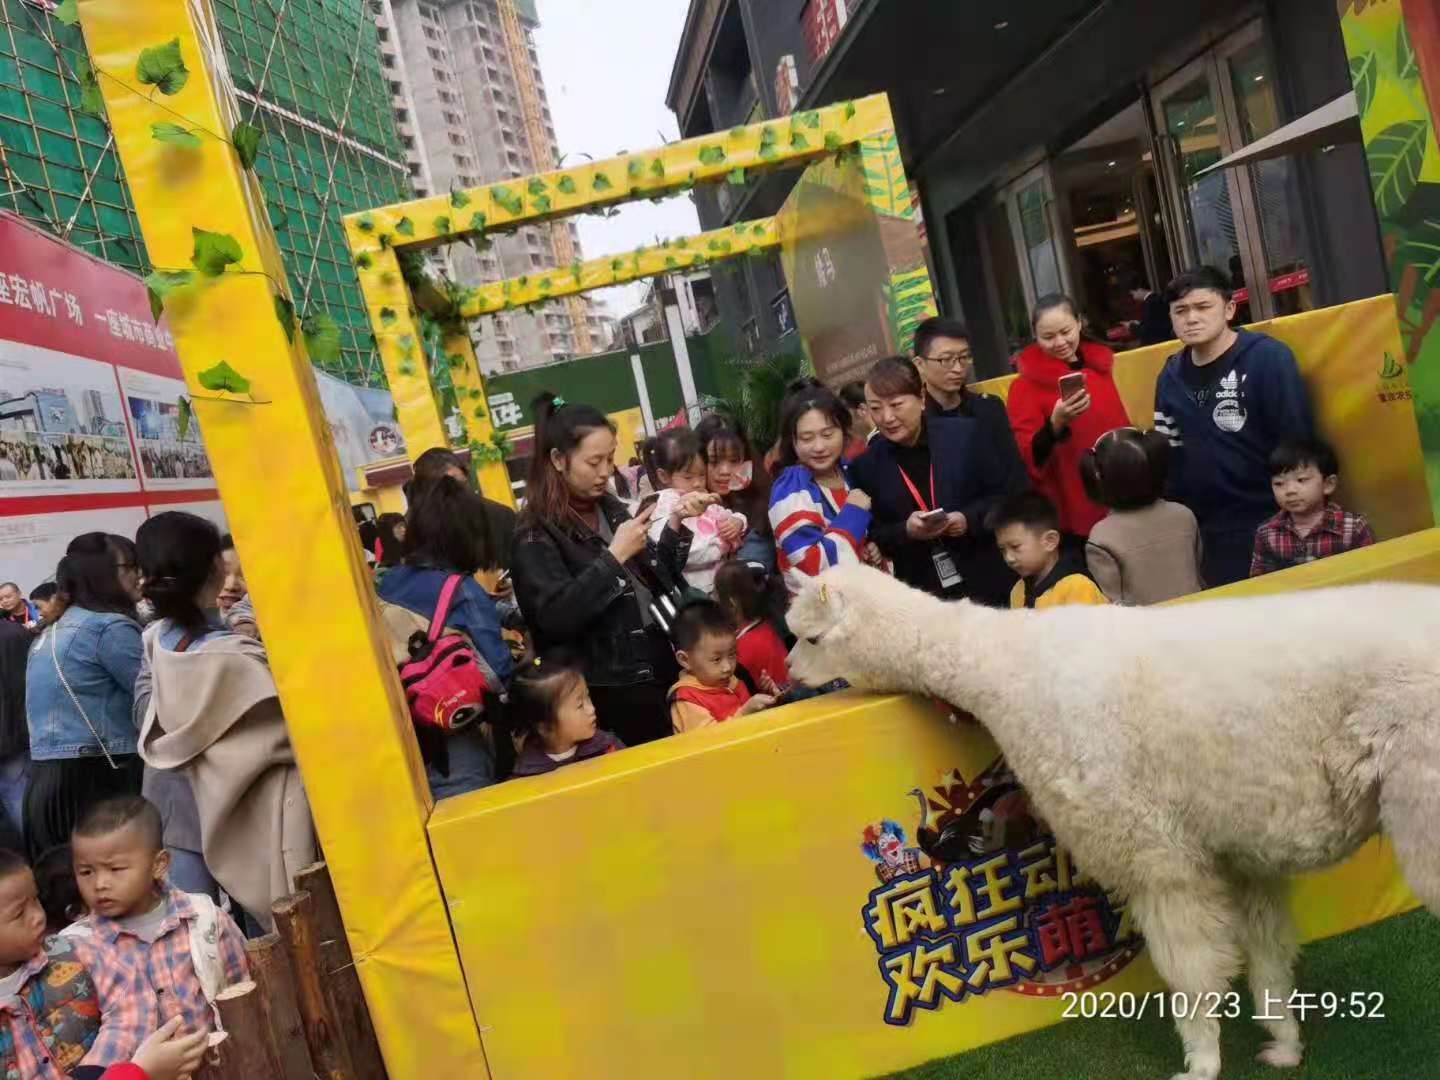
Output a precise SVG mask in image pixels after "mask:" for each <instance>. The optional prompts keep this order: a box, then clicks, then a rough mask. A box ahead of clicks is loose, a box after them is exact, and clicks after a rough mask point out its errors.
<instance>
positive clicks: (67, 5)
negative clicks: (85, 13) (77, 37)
mask: <svg viewBox="0 0 1440 1080" xmlns="http://www.w3.org/2000/svg"><path fill="white" fill-rule="evenodd" d="M55 18H57V19H59V20H60V21H61V22H62V23H64V24H65V25H66V26H75V25H76V24H78V23H79V22H80V5H79V3H78V2H77V0H61V3H60V6H59V7H57V8H56V9H55Z"/></svg>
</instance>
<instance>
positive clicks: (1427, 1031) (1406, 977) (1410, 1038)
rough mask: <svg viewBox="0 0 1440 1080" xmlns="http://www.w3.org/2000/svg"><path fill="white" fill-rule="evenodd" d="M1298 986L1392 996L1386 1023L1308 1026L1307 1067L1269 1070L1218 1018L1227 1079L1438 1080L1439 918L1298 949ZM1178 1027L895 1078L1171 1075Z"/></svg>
mask: <svg viewBox="0 0 1440 1080" xmlns="http://www.w3.org/2000/svg"><path fill="white" fill-rule="evenodd" d="M1297 975H1298V977H1297V983H1298V988H1299V990H1300V991H1301V992H1303V993H1307V994H1316V995H1318V994H1321V993H1324V992H1326V991H1330V992H1333V993H1335V994H1338V995H1340V996H1341V997H1342V998H1347V996H1348V995H1349V994H1351V993H1352V992H1362V993H1368V992H1372V991H1379V992H1381V993H1383V994H1384V995H1385V1008H1384V1012H1385V1018H1384V1019H1383V1020H1380V1019H1376V1020H1344V1019H1339V1018H1336V1019H1332V1020H1326V1019H1324V1018H1323V1017H1317V1016H1316V1014H1315V1013H1313V1012H1312V1013H1311V1014H1310V1018H1309V1019H1308V1020H1307V1021H1305V1023H1304V1024H1303V1025H1302V1029H1303V1033H1304V1038H1305V1062H1304V1064H1303V1065H1301V1066H1300V1068H1298V1069H1285V1070H1280V1069H1271V1068H1268V1067H1266V1066H1264V1065H1261V1064H1259V1063H1258V1062H1256V1061H1255V1054H1256V1052H1257V1051H1258V1050H1259V1049H1260V1046H1261V1044H1262V1043H1264V1042H1265V1041H1266V1039H1268V1038H1269V1036H1268V1035H1267V1034H1266V1033H1265V1030H1264V1028H1262V1027H1261V1026H1260V1025H1259V1024H1258V1023H1256V1022H1255V1021H1253V1020H1251V1019H1249V1017H1250V1016H1251V1015H1253V1014H1254V1013H1255V1012H1256V1011H1257V1010H1255V1009H1253V1008H1251V1007H1250V1000H1249V995H1248V994H1247V995H1245V1008H1244V1012H1243V1017H1242V1019H1239V1020H1225V1021H1222V1022H1221V1054H1222V1056H1223V1067H1222V1069H1221V1073H1220V1076H1221V1080H1259V1078H1260V1077H1265V1078H1267V1080H1280V1078H1286V1080H1288V1078H1294V1080H1381V1078H1384V1080H1433V1078H1440V919H1436V918H1434V917H1433V916H1432V915H1430V914H1429V913H1428V912H1425V911H1415V912H1411V913H1410V914H1408V915H1400V916H1397V917H1396V918H1393V919H1389V920H1387V921H1385V922H1383V923H1379V924H1377V925H1375V926H1367V927H1365V928H1363V929H1361V930H1355V931H1352V932H1351V933H1349V934H1344V935H1342V936H1340V937H1337V938H1331V939H1330V940H1328V941H1321V942H1317V943H1316V944H1314V945H1308V946H1306V947H1305V949H1304V950H1303V951H1302V953H1301V958H1300V968H1299V971H1298V973H1297ZM1183 1058H1184V1055H1183V1053H1182V1052H1181V1049H1180V1040H1179V1038H1178V1037H1177V1036H1176V1034H1175V1027H1174V1025H1173V1024H1172V1023H1171V1022H1170V1021H1169V1020H1159V1019H1156V1018H1154V1017H1146V1018H1145V1019H1144V1020H1141V1021H1138V1022H1136V1021H1130V1020H1069V1021H1066V1022H1065V1023H1063V1024H1060V1025H1058V1026H1057V1027H1052V1028H1047V1029H1045V1030H1044V1031H1038V1032H1035V1033H1033V1034H1030V1035H1022V1036H1019V1037H1018V1038H1014V1039H1009V1040H1006V1041H1005V1042H1002V1043H996V1044H995V1045H993V1046H986V1047H982V1048H981V1049H979V1050H973V1051H971V1052H970V1053H968V1054H961V1055H960V1056H958V1057H952V1058H942V1059H940V1060H939V1061H932V1062H930V1063H929V1064H928V1065H922V1066H920V1067H919V1068H915V1069H909V1070H906V1071H905V1072H902V1073H896V1074H894V1077H892V1078H891V1080H962V1078H963V1080H1117V1078H1121V1077H1123V1078H1125V1080H1129V1078H1131V1077H1137V1078H1140V1080H1149V1078H1154V1080H1166V1078H1167V1077H1170V1076H1173V1075H1174V1074H1176V1073H1179V1072H1183V1071H1184V1060H1183Z"/></svg>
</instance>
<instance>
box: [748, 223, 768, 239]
mask: <svg viewBox="0 0 1440 1080" xmlns="http://www.w3.org/2000/svg"><path fill="white" fill-rule="evenodd" d="M750 235H751V236H754V237H756V238H757V239H758V238H760V237H762V236H764V235H765V226H764V225H752V226H751V227H750Z"/></svg>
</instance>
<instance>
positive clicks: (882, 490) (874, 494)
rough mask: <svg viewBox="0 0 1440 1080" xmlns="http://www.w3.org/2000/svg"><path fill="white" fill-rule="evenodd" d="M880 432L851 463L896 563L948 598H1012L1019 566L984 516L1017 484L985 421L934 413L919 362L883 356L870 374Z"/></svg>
mask: <svg viewBox="0 0 1440 1080" xmlns="http://www.w3.org/2000/svg"><path fill="white" fill-rule="evenodd" d="M865 396H866V399H867V400H868V402H869V405H870V417H871V419H872V420H873V421H874V423H875V427H876V430H877V432H878V434H877V435H876V437H875V438H873V439H871V440H870V448H869V449H868V450H867V451H866V452H865V453H864V454H862V455H861V456H860V458H859V459H857V460H856V461H855V462H854V463H853V464H852V465H851V466H850V477H851V480H852V482H853V483H854V485H855V486H856V487H858V488H860V489H862V490H864V491H865V492H867V493H868V494H869V496H870V500H871V511H870V512H871V525H870V538H871V539H872V540H874V541H875V543H876V544H877V545H878V546H879V548H880V550H881V552H883V553H884V554H885V555H887V556H889V557H890V558H891V559H892V560H893V561H894V564H895V576H896V577H898V578H899V579H900V580H901V581H903V582H905V583H906V584H908V585H913V586H915V588H917V589H923V590H924V591H926V592H928V593H930V594H931V595H933V596H938V597H940V598H941V599H944V600H958V599H962V598H968V599H970V600H974V601H976V602H978V603H982V604H988V605H990V606H993V607H1005V606H1008V604H1009V600H1010V589H1011V588H1012V586H1013V585H1014V583H1015V576H1014V574H1012V573H1011V572H1010V570H1009V569H1007V568H1006V566H1005V562H1004V560H1003V559H1002V558H1001V557H1000V552H999V550H998V549H997V548H996V546H995V537H994V536H993V535H991V533H990V532H989V530H988V529H986V527H985V518H986V517H987V516H988V515H989V513H990V511H991V510H992V509H993V508H994V506H995V504H996V503H997V502H998V501H999V500H1000V499H1001V498H1002V497H1004V496H1005V495H1007V494H1008V493H1009V491H1008V488H1009V486H1010V480H1009V479H1008V477H1007V469H1006V463H1005V462H1003V461H1000V460H997V455H996V454H995V452H994V450H993V448H992V445H991V443H990V441H989V439H988V438H987V436H986V433H985V431H984V429H983V428H982V426H981V425H980V424H979V422H978V421H975V420H970V419H965V418H962V417H954V418H948V417H941V416H932V415H926V411H925V391H924V387H923V385H922V383H921V381H920V373H919V372H918V371H916V370H915V365H914V364H912V363H910V362H909V361H908V360H905V359H904V358H902V357H899V356H894V357H889V358H887V359H884V360H881V361H880V362H879V363H877V364H876V365H875V366H874V367H873V368H872V369H871V370H870V374H869V376H867V378H866V380H865Z"/></svg>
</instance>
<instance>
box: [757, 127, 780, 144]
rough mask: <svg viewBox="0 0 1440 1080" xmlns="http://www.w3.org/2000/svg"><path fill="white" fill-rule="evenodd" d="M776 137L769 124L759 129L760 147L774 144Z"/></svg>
mask: <svg viewBox="0 0 1440 1080" xmlns="http://www.w3.org/2000/svg"><path fill="white" fill-rule="evenodd" d="M776 138H777V136H776V134H775V129H774V128H773V127H771V126H770V125H769V124H766V125H765V126H764V127H762V128H761V129H760V145H761V146H762V147H766V146H774V145H775V140H776Z"/></svg>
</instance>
